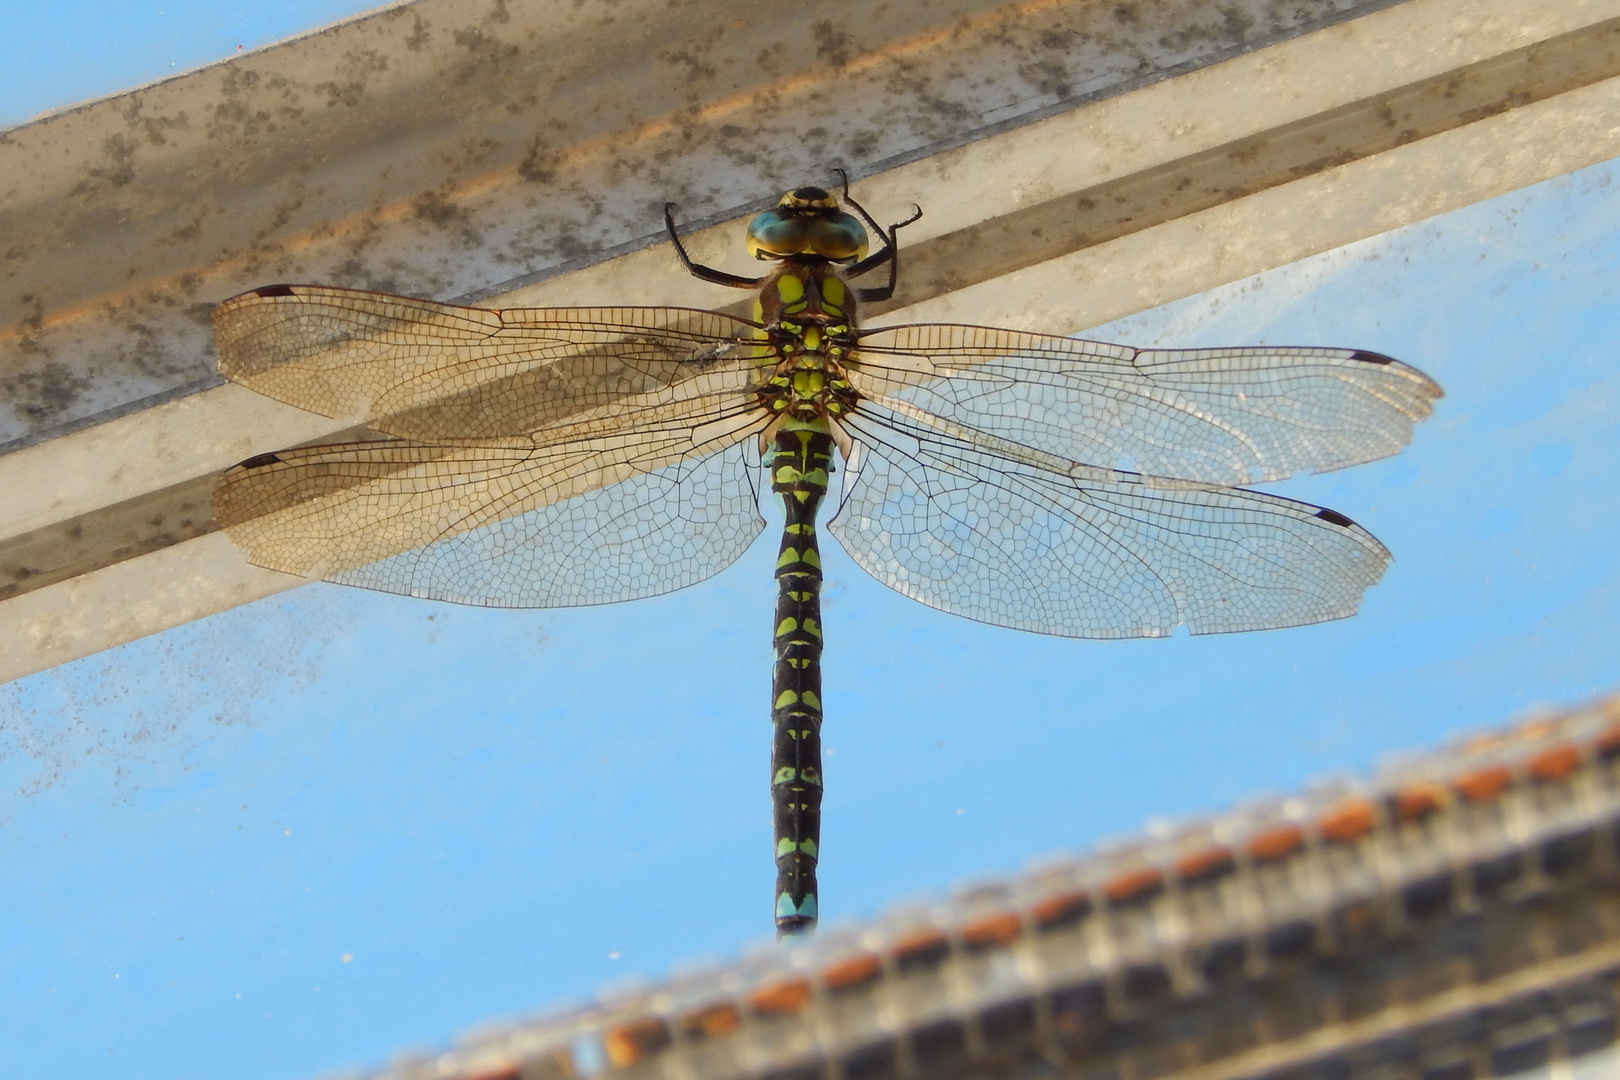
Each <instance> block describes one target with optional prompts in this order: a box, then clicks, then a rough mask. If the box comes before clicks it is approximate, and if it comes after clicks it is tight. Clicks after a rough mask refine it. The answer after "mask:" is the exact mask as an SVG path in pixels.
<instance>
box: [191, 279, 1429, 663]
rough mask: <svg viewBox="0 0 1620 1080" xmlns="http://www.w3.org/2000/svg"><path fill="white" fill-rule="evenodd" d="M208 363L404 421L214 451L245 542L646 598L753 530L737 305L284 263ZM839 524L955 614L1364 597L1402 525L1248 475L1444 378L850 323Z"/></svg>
mask: <svg viewBox="0 0 1620 1080" xmlns="http://www.w3.org/2000/svg"><path fill="white" fill-rule="evenodd" d="M215 325H216V329H217V335H218V343H219V353H220V369H221V371H222V372H223V373H224V374H226V375H228V376H229V377H231V378H233V379H235V380H237V381H239V382H243V383H245V384H247V385H248V386H250V387H252V388H254V389H255V390H259V391H261V392H263V393H266V394H268V395H270V396H273V397H276V398H278V399H280V400H282V401H286V402H289V403H291V404H294V405H298V406H301V407H303V408H307V409H313V410H315V411H317V412H321V413H325V414H326V415H347V414H352V413H362V414H365V413H368V412H369V414H370V415H371V416H373V417H375V419H374V420H373V421H372V423H373V426H374V427H376V428H377V429H378V430H379V431H381V432H384V433H386V434H390V435H393V436H396V438H393V439H387V440H382V441H376V442H367V443H354V444H348V445H343V446H327V447H314V448H310V449H305V450H293V451H286V452H283V453H281V454H276V455H265V456H264V457H262V458H258V459H255V460H254V461H251V462H247V463H244V464H243V465H241V466H238V467H237V468H235V469H232V470H231V471H230V472H229V473H228V474H227V475H226V477H225V479H224V480H223V481H222V483H221V485H220V487H219V489H218V491H217V493H216V496H215V508H216V516H217V517H218V519H219V520H220V522H221V523H222V524H223V525H224V526H225V528H226V529H227V530H228V531H229V532H230V535H231V536H232V538H233V539H235V540H236V541H237V542H238V543H239V544H241V545H242V546H243V547H244V548H246V549H247V550H248V551H249V553H250V555H251V557H252V559H253V561H254V562H256V563H259V564H260V565H264V566H269V567H273V568H275V569H279V570H285V571H287V572H289V573H294V574H300V575H303V576H306V577H325V578H329V579H331V580H334V581H341V582H345V583H348V584H353V585H361V586H365V587H368V588H374V589H382V590H385V591H389V592H399V593H407V594H410V595H413V596H424V597H433V598H436V599H443V600H453V601H458V602H461V603H470V604H482V605H492V606H511V607H548V606H560V605H577V604H594V603H608V602H613V601H618V600H628V599H633V598H636V597H641V596H650V595H654V594H656V593H660V592H665V591H668V590H671V589H676V588H680V587H682V586H684V585H689V584H692V583H693V582H696V581H700V580H702V579H703V578H705V577H708V576H709V575H711V574H713V573H715V572H717V571H719V570H720V569H722V568H724V567H725V566H727V565H729V564H730V563H731V562H732V561H733V560H734V559H736V558H737V556H738V555H739V554H740V553H741V552H742V550H743V549H744V548H745V547H746V546H747V544H748V543H749V542H750V541H751V540H752V539H753V538H754V536H755V535H757V533H758V532H759V530H760V528H761V522H760V517H759V510H758V495H757V491H756V488H757V485H758V483H759V477H758V475H757V469H756V465H757V460H756V459H757V452H756V450H755V449H754V447H755V445H756V443H757V442H758V439H757V438H756V437H757V436H759V435H760V434H761V433H763V432H764V431H765V430H766V428H767V425H768V423H769V421H770V419H771V414H770V413H769V412H768V410H767V409H766V408H765V407H764V406H763V405H762V403H761V399H760V397H759V394H758V393H757V387H758V386H759V384H760V382H761V378H762V375H763V374H764V373H766V372H768V371H769V370H770V369H771V366H772V365H773V364H774V362H775V357H774V355H773V353H772V351H771V347H770V345H769V343H768V342H767V341H765V340H763V339H762V338H761V337H760V335H759V328H758V327H757V326H756V325H755V324H754V323H751V322H748V321H746V320H742V319H736V318H732V317H730V316H727V315H723V314H718V313H714V312H708V311H695V310H689V309H684V308H630V307H619V308H543V309H529V310H524V309H517V310H509V311H484V310H480V309H475V308H461V307H455V306H452V305H447V304H436V303H431V302H428V301H422V300H412V299H409V298H406V297H396V296H388V295H385V294H380V293H368V292H358V291H354V290H346V289H335V288H325V287H315V286H303V285H299V286H274V287H271V288H267V289H261V290H257V291H256V292H254V293H249V294H246V295H244V296H241V297H237V298H235V299H233V300H230V301H227V302H226V303H224V304H222V305H221V306H220V308H219V309H218V311H217V312H216V314H215ZM849 370H850V373H851V380H852V382H854V384H855V386H856V388H857V389H858V390H859V391H860V392H861V394H862V400H861V401H860V402H859V403H858V405H857V406H856V408H855V411H854V412H853V413H851V414H849V415H847V416H845V417H843V418H841V419H840V421H839V423H840V425H841V426H842V427H843V429H844V430H845V432H846V433H847V434H849V435H850V436H851V437H852V438H853V439H854V441H855V445H856V451H855V453H854V459H853V461H851V462H850V463H848V466H849V467H848V470H847V474H846V476H845V493H844V497H843V503H842V506H841V508H840V510H839V512H838V515H837V517H836V518H835V519H834V521H833V522H832V524H831V529H832V531H833V533H834V534H835V535H836V536H837V537H838V538H839V540H840V541H842V542H843V543H844V545H845V547H847V548H848V549H849V551H850V554H851V555H852V556H854V558H855V559H856V561H857V562H859V563H860V564H861V565H862V566H863V567H865V568H866V569H867V570H868V571H870V572H871V573H872V574H873V575H874V576H875V577H877V579H878V580H880V581H882V582H884V583H885V584H887V585H890V586H892V587H893V588H895V589H898V590H899V591H900V592H902V593H905V594H906V595H907V596H911V597H914V598H916V599H918V600H920V601H922V602H923V603H926V604H929V605H931V606H933V607H937V608H940V609H942V610H945V611H950V612H954V613H956V614H960V615H965V616H967V617H969V618H974V619H979V620H981V621H984V622H990V623H995V624H997V625H1000V626H1009V627H1016V628H1019V629H1024V630H1033V631H1038V632H1042V633H1050V634H1063V635H1070V636H1076V637H1099V638H1113V637H1136V636H1160V635H1164V634H1168V633H1170V632H1171V630H1173V629H1174V628H1175V627H1177V626H1181V625H1185V626H1187V627H1188V628H1190V629H1191V631H1192V632H1193V633H1200V634H1201V633H1219V632H1225V631H1235V630H1257V629H1265V628H1270V627H1281V626H1295V625H1299V624H1302V623H1310V622H1317V621H1321V620H1324V619H1336V618H1342V617H1344V616H1346V615H1349V614H1352V613H1353V612H1354V611H1355V610H1356V606H1357V604H1358V603H1359V601H1360V597H1361V594H1362V592H1363V591H1365V589H1366V588H1367V587H1368V586H1370V585H1371V584H1373V583H1374V582H1375V581H1377V580H1378V578H1379V576H1380V575H1381V574H1382V573H1383V570H1384V567H1385V565H1386V564H1387V562H1388V559H1389V556H1388V553H1387V552H1386V551H1385V550H1384V549H1383V547H1382V546H1381V545H1380V544H1379V543H1378V542H1377V541H1376V540H1374V539H1373V538H1372V537H1371V536H1370V535H1368V534H1367V533H1366V532H1365V531H1364V530H1362V529H1361V528H1359V527H1358V526H1356V525H1354V524H1353V523H1351V522H1350V521H1349V520H1348V519H1346V518H1344V517H1342V516H1340V515H1338V514H1335V513H1334V512H1332V511H1325V510H1320V509H1319V508H1317V507H1314V506H1309V505H1306V504H1303V503H1298V502H1293V501H1290V500H1287V499H1281V498H1276V497H1274V496H1270V495H1265V494H1261V493H1257V492H1251V491H1244V490H1238V489H1236V488H1237V485H1241V484H1248V483H1254V482H1256V481H1261V480H1271V479H1278V478H1281V477H1284V476H1288V475H1290V474H1291V473H1294V472H1296V471H1300V470H1316V471H1320V470H1324V469H1335V468H1340V467H1343V466H1346V465H1352V464H1355V463H1357V462H1361V461H1367V460H1370V459H1372V458H1377V457H1381V456H1384V455H1386V454H1391V453H1394V452H1395V451H1396V450H1398V449H1399V448H1400V447H1401V446H1402V445H1404V444H1405V443H1406V442H1407V441H1408V440H1409V439H1410V437H1411V432H1412V425H1413V424H1414V423H1415V422H1416V421H1418V420H1421V419H1423V418H1424V417H1425V416H1427V415H1428V414H1429V412H1430V410H1431V407H1432V403H1433V401H1434V400H1435V399H1436V398H1437V397H1438V396H1439V395H1440V390H1439V388H1438V387H1436V386H1435V384H1434V383H1433V382H1431V381H1430V380H1429V379H1428V378H1426V377H1425V376H1424V375H1422V374H1421V373H1420V372H1418V371H1415V370H1414V369H1412V368H1409V367H1407V366H1406V365H1404V364H1401V363H1398V362H1396V361H1392V360H1390V359H1389V358H1387V357H1383V356H1378V355H1376V354H1372V353H1365V352H1357V351H1354V350H1349V349H1319V348H1238V349H1200V350H1186V351H1172V350H1136V349H1131V348H1126V347H1124V346H1120V345H1108V344H1102V343H1098V342H1088V341H1077V340H1073V339H1070V338H1060V337H1049V336H1044V335H1040V334H1026V333H1018V332H1014V331H1007V330H995V329H990V328H986V327H977V326H948V325H915V326H900V327H892V328H886V329H879V330H870V331H863V332H862V333H861V336H860V345H859V348H858V350H857V352H856V353H855V355H854V357H853V358H852V360H851V361H850V364H849Z"/></svg>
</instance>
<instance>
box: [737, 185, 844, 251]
mask: <svg viewBox="0 0 1620 1080" xmlns="http://www.w3.org/2000/svg"><path fill="white" fill-rule="evenodd" d="M748 254H750V255H752V256H753V257H754V258H756V259H792V258H796V257H797V258H802V257H805V256H813V257H816V258H821V259H826V260H827V261H828V262H835V263H849V262H858V261H859V260H860V258H861V257H862V256H863V255H865V254H866V227H865V226H863V225H862V224H861V223H860V221H859V220H858V219H856V218H855V217H853V216H851V215H849V214H846V213H845V212H844V211H842V210H840V209H838V200H837V199H835V198H833V196H831V195H829V194H828V193H827V192H826V191H824V190H823V189H821V188H818V187H802V188H794V189H793V190H792V191H790V192H788V193H787V194H786V195H783V196H782V199H781V201H780V202H778V203H777V204H776V205H775V206H773V207H771V208H770V209H769V210H766V211H764V212H762V213H760V214H759V215H758V216H756V217H755V218H754V220H753V221H751V222H749V223H748Z"/></svg>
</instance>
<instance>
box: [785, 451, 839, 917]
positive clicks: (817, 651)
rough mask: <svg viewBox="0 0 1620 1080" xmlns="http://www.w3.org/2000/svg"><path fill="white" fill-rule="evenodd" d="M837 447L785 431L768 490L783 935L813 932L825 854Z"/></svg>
mask: <svg viewBox="0 0 1620 1080" xmlns="http://www.w3.org/2000/svg"><path fill="white" fill-rule="evenodd" d="M832 446H833V440H832V435H831V433H830V432H829V431H828V430H827V426H826V424H825V422H822V423H820V424H809V425H804V424H795V423H792V422H791V421H790V422H788V423H786V424H783V425H782V427H781V428H780V429H779V430H778V431H777V434H776V443H775V452H774V454H773V455H772V457H771V490H772V491H774V492H776V493H777V494H778V495H780V496H781V498H782V504H783V507H784V509H785V511H786V522H785V524H784V525H783V528H782V547H781V553H780V554H779V556H778V557H777V560H776V631H775V647H776V666H775V667H774V668H773V669H772V678H771V724H772V728H773V730H774V734H773V738H772V744H771V805H772V811H773V814H772V816H773V818H774V826H775V829H774V834H775V842H776V928H777V931H778V933H783V934H791V933H796V932H798V931H802V930H808V929H809V928H810V927H812V926H814V925H815V922H816V916H817V901H816V859H817V856H818V855H819V854H820V844H821V645H822V640H821V550H820V547H819V546H818V544H817V542H816V512H817V511H818V510H819V509H820V506H821V500H822V498H823V497H824V496H825V495H826V494H827V477H828V472H829V470H830V468H831V465H832Z"/></svg>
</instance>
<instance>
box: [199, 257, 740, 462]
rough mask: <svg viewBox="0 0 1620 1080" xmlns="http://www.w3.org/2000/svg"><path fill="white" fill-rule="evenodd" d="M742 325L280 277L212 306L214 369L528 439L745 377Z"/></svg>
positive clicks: (686, 314) (682, 313)
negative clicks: (704, 383) (726, 375)
mask: <svg viewBox="0 0 1620 1080" xmlns="http://www.w3.org/2000/svg"><path fill="white" fill-rule="evenodd" d="M755 330H756V328H755V327H754V325H753V324H752V323H749V322H747V321H745V320H742V319H735V318H732V317H731V316H728V315H722V314H718V313H715V312H711V311H695V310H690V309H686V308H634V307H621V308H531V309H514V310H511V311H486V310H482V309H479V308H465V307H456V306H454V305H451V304H436V303H433V302H431V301H427V300H413V299H411V298H409V297H403V296H390V295H388V294H385V293H371V292H361V291H358V290H354V289H337V288H329V287H324V286H314V285H280V286H272V287H270V288H267V289H260V290H257V291H255V292H251V293H244V294H243V295H241V296H238V297H234V298H233V299H230V300H227V301H225V303H223V304H221V305H220V306H219V307H218V308H217V309H216V310H215V312H214V334H215V342H216V348H217V350H218V353H219V370H220V374H222V375H224V376H226V377H227V378H230V379H232V380H234V381H236V382H240V383H242V384H244V385H245V386H248V387H250V388H252V389H253V390H256V391H258V392H259V393H261V394H264V395H266V396H268V397H272V398H275V399H276V400H277V401H284V402H286V403H287V404H289V405H295V406H297V407H298V408H301V409H307V410H309V411H311V412H316V413H320V414H321V415H323V416H349V415H357V414H359V415H370V416H372V417H374V418H375V419H374V420H373V421H372V426H374V427H375V428H377V429H378V430H379V431H386V432H388V433H389V434H392V435H398V436H400V437H401V438H409V439H418V440H422V441H428V442H432V441H439V440H447V439H482V438H502V437H507V436H514V435H528V434H531V433H533V432H536V431H539V430H540V429H541V428H543V427H546V426H547V425H550V424H555V423H559V422H562V421H567V420H571V419H573V418H575V417H576V416H577V415H578V414H580V413H582V412H586V411H588V410H598V411H603V410H608V409H612V408H614V407H616V406H617V405H618V403H620V402H621V401H623V400H624V399H626V398H630V397H637V396H642V397H645V396H646V395H649V394H650V393H652V392H653V391H655V390H658V389H661V388H669V387H673V386H675V385H678V384H679V383H681V382H683V381H685V380H687V379H689V378H691V377H692V376H694V375H696V374H699V373H705V372H707V373H713V372H714V371H715V369H716V368H720V369H725V370H729V371H731V372H733V373H734V374H735V378H734V379H733V381H732V385H733V386H734V387H737V388H742V387H746V386H748V385H750V384H751V383H752V382H753V381H755V376H754V373H755V370H756V365H757V364H758V362H759V361H760V360H761V359H762V358H764V357H765V356H766V355H768V354H767V353H766V351H765V350H764V349H763V348H762V347H761V346H760V345H759V344H750V343H748V342H749V339H750V338H751V337H752V335H753V333H754V331H755Z"/></svg>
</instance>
